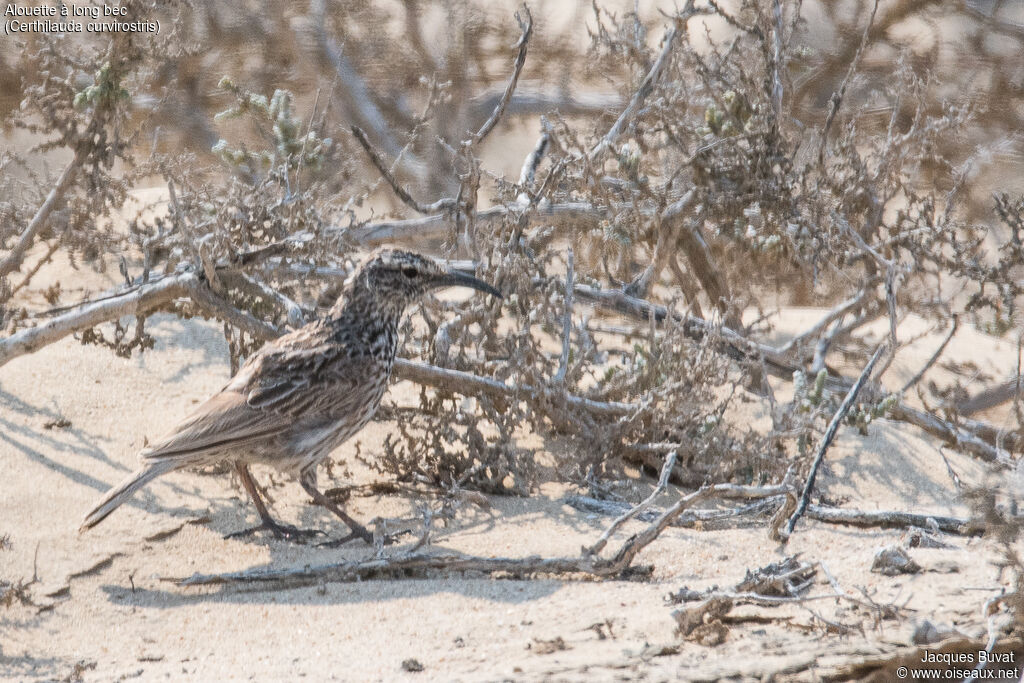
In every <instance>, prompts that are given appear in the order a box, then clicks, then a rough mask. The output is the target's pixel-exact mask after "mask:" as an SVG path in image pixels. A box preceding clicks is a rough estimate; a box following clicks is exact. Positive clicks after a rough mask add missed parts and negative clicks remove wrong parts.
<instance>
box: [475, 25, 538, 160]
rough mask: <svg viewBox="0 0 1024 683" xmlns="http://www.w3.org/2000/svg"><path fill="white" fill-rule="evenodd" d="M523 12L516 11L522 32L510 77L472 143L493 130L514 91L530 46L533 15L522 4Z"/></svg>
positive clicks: (477, 142) (476, 143)
mask: <svg viewBox="0 0 1024 683" xmlns="http://www.w3.org/2000/svg"><path fill="white" fill-rule="evenodd" d="M523 14H524V15H526V18H525V19H523V17H521V16H519V12H516V21H518V22H519V28H521V29H522V31H523V33H522V35H521V36H519V42H518V43H516V47H518V48H519V52H518V53H517V54H516V61H515V64H513V66H512V77H511V78H509V81H508V85H506V86H505V92H503V93H502V95H501V98H500V99H499V100H498V103H497V104H496V105H495V106H494V111H493V112H491V115H490V117H489V118H488V119H487V120H486V121H484V124H483V125H482V126H480V130H478V131H477V132H476V134H475V135H474V136H473V140H472V143H471V144H472V145H478V144H479V143H480V142H481V141H483V139H484V138H486V137H487V136H488V135H489V134H490V132H491V131H492V130H494V127H495V126H496V125H498V121H500V120H501V115H502V114H504V113H505V107H507V106H508V102H509V100H510V99H512V94H513V93H514V92H515V91H516V84H517V83H519V75H520V74H521V73H522V72H523V65H524V64H526V50H527V48H528V47H529V46H530V37H531V36H532V35H533V17H532V16H531V15H530V9H529V8H528V7H527V6H526V5H523Z"/></svg>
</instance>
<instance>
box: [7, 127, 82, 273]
mask: <svg viewBox="0 0 1024 683" xmlns="http://www.w3.org/2000/svg"><path fill="white" fill-rule="evenodd" d="M87 155H88V153H87V151H86V147H85V146H83V147H81V148H79V150H78V151H77V152H76V153H75V157H74V158H73V159H72V160H71V162H70V163H69V164H68V165H67V167H66V168H65V169H64V172H63V173H61V174H60V177H59V178H57V182H56V183H54V185H53V187H52V188H50V191H49V192H48V193H47V194H46V199H44V200H43V203H42V204H40V205H39V208H38V209H37V210H36V212H35V215H33V216H32V220H30V221H29V222H28V225H27V226H25V229H24V230H22V232H21V236H20V237H18V241H17V242H15V244H14V247H13V248H12V249H11V251H10V252H9V253H8V254H7V256H6V257H4V260H3V261H0V278H2V277H6V276H7V275H9V274H11V273H12V272H14V271H15V270H17V269H18V268H20V267H21V262H22V261H23V260H24V259H25V254H26V253H27V252H28V250H29V247H31V246H32V244H33V243H34V242H35V239H36V235H38V234H39V231H40V230H42V229H43V226H44V225H46V221H47V219H48V218H49V217H50V213H51V212H52V211H53V209H54V207H55V206H57V204H58V203H59V202H60V200H61V199H63V197H64V193H65V192H66V191H67V189H68V187H70V185H71V183H72V181H74V179H75V175H76V174H77V173H78V169H79V167H81V165H82V163H83V162H84V161H85V157H86V156H87Z"/></svg>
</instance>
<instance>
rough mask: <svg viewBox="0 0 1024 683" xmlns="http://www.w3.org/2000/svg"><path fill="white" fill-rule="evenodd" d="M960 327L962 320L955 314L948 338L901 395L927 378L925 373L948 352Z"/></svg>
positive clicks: (912, 378)
mask: <svg viewBox="0 0 1024 683" xmlns="http://www.w3.org/2000/svg"><path fill="white" fill-rule="evenodd" d="M959 325H960V318H959V316H957V315H956V314H955V313H954V314H953V325H952V326H951V327H950V328H949V334H947V335H946V338H945V339H943V340H942V343H941V344H939V348H937V349H935V353H933V354H932V357H931V358H929V359H928V362H927V363H925V364H924V366H923V367H922V368H921V369H920V370H919V371H918V372H917V374H916V375H914V376H913V377H911V378H910V379H909V380H908V381H907V383H906V384H904V385H903V388H902V389H900V393H901V394H905V393H907V392H908V391H909V390H910V389H911V388H913V386H914V385H915V384H917V383H918V382H920V381H921V378H922V377H924V376H925V373H927V372H928V371H929V370H930V369H931V367H932V366H933V365H935V363H936V362H937V361H938V360H939V358H940V357H941V356H942V352H943V351H945V350H946V346H947V345H948V344H949V342H950V340H951V339H953V335H955V334H956V331H957V328H958V327H959Z"/></svg>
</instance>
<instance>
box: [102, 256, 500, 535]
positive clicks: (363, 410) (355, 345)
mask: <svg viewBox="0 0 1024 683" xmlns="http://www.w3.org/2000/svg"><path fill="white" fill-rule="evenodd" d="M452 285H464V286H470V287H474V288H476V289H479V290H481V291H486V292H490V293H492V294H495V295H498V296H500V294H498V292H497V290H495V289H494V288H493V287H490V286H489V285H487V284H485V283H483V282H481V281H479V280H476V279H475V278H471V277H469V276H466V275H462V274H459V273H453V272H449V271H447V270H445V269H444V268H443V267H442V266H441V265H440V264H438V263H437V262H435V261H434V260H432V259H430V258H427V257H424V256H420V255H419V254H415V253H412V252H406V251H397V250H378V251H376V252H374V253H373V254H371V255H370V256H369V257H368V258H367V259H366V260H365V261H364V262H363V263H362V264H361V265H360V266H359V267H358V268H357V269H356V270H355V272H354V273H353V275H352V276H351V277H350V278H349V279H348V280H347V281H346V283H345V287H344V289H343V291H342V294H341V296H339V298H338V301H337V303H336V304H335V305H334V306H333V307H332V308H331V310H330V312H329V313H328V315H327V316H325V317H324V318H322V319H320V320H317V321H315V322H312V323H309V324H308V325H305V326H303V327H301V328H299V329H297V330H295V331H293V332H291V333H289V334H286V335H284V336H282V337H280V338H279V339H277V340H275V341H273V342H270V343H268V344H266V345H265V346H264V347H263V348H261V349H260V350H259V351H258V352H257V353H255V354H254V355H253V356H251V357H250V358H249V360H248V361H247V362H246V363H245V365H244V366H243V367H242V368H241V369H240V370H239V371H238V373H237V374H236V375H235V376H234V377H233V378H232V379H231V381H230V382H228V384H227V385H226V386H225V387H224V388H223V389H222V390H221V391H220V392H219V393H218V394H216V395H214V396H213V397H211V398H210V399H209V400H207V401H206V402H205V403H203V404H202V405H200V406H199V407H198V408H197V409H196V410H195V411H194V412H193V413H192V414H191V415H189V416H188V417H187V418H186V419H185V420H184V421H183V422H181V423H180V424H179V425H178V426H177V427H175V428H174V429H173V430H171V432H170V433H169V434H168V435H167V436H166V437H164V438H163V439H162V440H161V441H159V442H158V443H156V444H154V445H152V446H151V447H149V448H147V449H145V450H143V451H142V452H141V453H140V454H139V458H140V459H141V460H142V463H143V467H142V469H140V470H139V471H138V472H136V473H135V474H134V475H133V476H131V477H129V478H128V479H127V480H125V481H124V482H123V483H122V484H121V485H119V486H118V487H116V488H114V489H113V490H111V491H110V492H109V493H108V494H107V496H106V497H105V498H104V499H103V501H101V502H100V503H99V504H98V505H97V506H96V507H95V508H94V509H93V510H92V511H91V512H90V513H89V514H88V515H87V516H86V518H85V521H84V522H83V524H82V528H83V529H86V528H90V527H92V526H95V525H96V524H98V523H99V522H101V521H102V520H103V519H104V518H105V517H106V516H107V515H109V514H110V513H111V512H113V510H115V509H116V508H117V507H118V506H120V505H121V504H122V503H124V502H125V501H126V500H128V499H129V498H130V497H131V496H132V495H133V494H134V493H135V492H136V491H137V490H138V489H140V488H142V487H143V486H145V485H146V484H147V483H148V482H149V481H151V480H152V479H154V478H156V477H158V476H160V475H162V474H165V473H167V472H170V471H173V470H176V469H180V468H183V467H195V466H203V465H211V464H215V463H219V462H224V461H229V462H232V463H233V464H235V466H236V468H237V469H238V472H239V474H240V476H241V477H242V482H243V484H244V485H245V486H246V490H248V491H249V493H250V495H251V496H252V497H253V503H254V504H255V505H256V508H257V511H258V512H259V513H260V517H261V519H262V521H263V523H264V525H263V528H269V529H271V530H274V531H275V532H281V531H283V530H285V529H286V528H285V527H281V526H279V525H277V524H276V523H275V522H273V520H271V519H270V517H269V515H267V513H266V508H265V506H264V505H263V503H262V501H261V500H260V499H259V495H258V493H257V492H256V490H255V486H254V485H252V480H251V477H250V475H249V473H248V466H249V465H251V464H255V463H259V464H264V465H270V466H272V467H275V468H277V469H279V470H282V471H285V472H288V473H291V474H294V475H295V476H297V477H298V478H299V480H300V482H302V485H303V487H304V488H305V489H306V490H307V491H308V492H309V493H310V495H312V496H313V497H314V499H315V500H316V501H317V502H319V503H321V504H323V505H325V506H326V507H328V508H329V509H331V510H332V511H333V512H335V514H338V515H339V516H340V517H342V519H344V520H345V521H346V523H348V524H349V526H352V525H353V523H352V520H351V519H350V518H349V517H348V516H347V515H345V514H344V513H343V512H342V511H341V510H340V508H337V507H336V506H335V505H333V504H328V503H327V502H326V498H324V497H323V495H322V494H320V493H319V491H318V490H316V485H315V482H316V476H315V471H316V466H317V465H318V464H319V463H320V462H321V461H322V460H323V459H324V458H326V457H327V456H328V455H329V454H330V453H331V451H333V450H334V449H335V448H337V447H338V446H340V445H341V444H342V443H343V442H345V441H346V440H347V439H349V438H350V437H352V436H353V435H354V434H355V433H357V432H358V431H359V430H360V429H362V428H363V427H364V426H365V425H366V423H367V422H369V421H370V419H371V418H372V417H373V414H374V413H375V412H376V410H377V407H378V406H379V405H380V401H381V398H382V397H383V395H384V392H385V390H386V389H387V384H388V380H389V379H390V377H391V369H392V366H393V364H394V360H395V353H396V351H397V347H398V324H399V322H400V321H401V318H402V315H403V313H404V311H405V309H406V307H407V306H408V305H409V304H410V303H412V302H413V301H415V300H416V299H418V298H419V297H420V296H422V295H423V294H424V293H425V292H427V291H428V290H430V289H434V288H437V287H444V286H452ZM356 526H358V525H356ZM353 531H354V532H361V533H359V535H360V536H363V537H365V536H366V532H365V530H364V529H362V527H358V529H356V528H355V527H353Z"/></svg>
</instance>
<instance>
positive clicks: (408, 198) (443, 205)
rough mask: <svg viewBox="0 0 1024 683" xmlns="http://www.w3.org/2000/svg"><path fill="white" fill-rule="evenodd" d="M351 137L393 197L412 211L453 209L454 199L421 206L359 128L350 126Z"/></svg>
mask: <svg viewBox="0 0 1024 683" xmlns="http://www.w3.org/2000/svg"><path fill="white" fill-rule="evenodd" d="M352 135H353V136H355V139H356V140H357V141H358V142H359V144H360V145H361V146H362V148H363V149H364V150H365V151H366V155H367V156H368V157H370V162H371V163H373V166H374V168H376V169H377V171H378V172H379V173H380V174H381V176H382V177H383V178H384V180H385V181H386V182H387V184H388V185H390V186H391V190H392V191H393V192H394V193H395V195H396V196H397V197H398V198H399V199H401V200H402V202H404V203H405V205H406V206H408V207H409V208H411V209H412V210H413V211H418V212H419V213H423V214H431V213H437V212H438V211H449V210H451V209H453V208H455V200H454V199H439V200H437V201H436V202H434V203H433V204H421V203H420V202H418V201H416V200H415V199H413V196H412V195H411V194H409V191H408V190H406V189H405V188H404V187H402V186H401V185H400V184H399V183H398V179H397V178H395V176H394V174H393V173H392V172H391V169H389V168H388V167H387V164H385V163H384V160H383V159H381V158H380V154H378V153H377V150H375V149H374V148H373V145H372V144H370V140H369V138H367V137H366V133H364V132H363V129H362V128H360V127H359V126H355V125H354V126H352Z"/></svg>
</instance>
